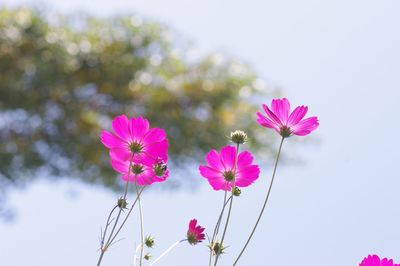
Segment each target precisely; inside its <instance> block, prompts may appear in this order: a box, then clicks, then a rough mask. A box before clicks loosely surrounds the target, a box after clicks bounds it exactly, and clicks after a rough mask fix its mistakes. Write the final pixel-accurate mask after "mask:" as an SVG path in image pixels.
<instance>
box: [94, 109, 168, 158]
mask: <svg viewBox="0 0 400 266" xmlns="http://www.w3.org/2000/svg"><path fill="white" fill-rule="evenodd" d="M112 127H113V130H114V133H111V132H108V131H105V130H104V131H103V132H102V133H101V136H100V140H101V142H102V143H103V144H104V146H106V147H107V148H109V149H110V156H111V157H112V158H117V159H119V160H130V159H131V158H132V157H133V158H135V159H137V158H143V157H148V158H150V159H156V158H159V159H161V160H163V161H167V159H168V157H167V149H168V140H167V135H166V134H165V131H164V130H163V129H160V128H150V125H149V121H148V120H147V119H144V118H142V117H140V116H139V117H137V118H134V117H132V118H131V119H130V120H129V119H128V118H127V117H126V116H125V115H119V116H117V117H115V118H114V120H113V121H112Z"/></svg>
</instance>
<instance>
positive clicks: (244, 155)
mask: <svg viewBox="0 0 400 266" xmlns="http://www.w3.org/2000/svg"><path fill="white" fill-rule="evenodd" d="M252 162H253V155H251V153H250V152H248V151H242V152H241V153H239V157H238V162H237V169H241V168H244V167H246V166H248V165H250V164H251V163H252Z"/></svg>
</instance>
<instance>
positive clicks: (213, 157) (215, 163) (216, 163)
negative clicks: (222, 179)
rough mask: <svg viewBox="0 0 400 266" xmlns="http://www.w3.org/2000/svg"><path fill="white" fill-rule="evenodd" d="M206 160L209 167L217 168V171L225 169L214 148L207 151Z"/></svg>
mask: <svg viewBox="0 0 400 266" xmlns="http://www.w3.org/2000/svg"><path fill="white" fill-rule="evenodd" d="M206 162H207V164H208V165H209V166H210V167H212V168H214V169H215V170H218V171H219V172H223V171H224V169H225V168H224V165H223V164H222V162H221V159H220V157H219V154H218V152H217V151H216V150H211V151H210V152H209V153H207V155H206Z"/></svg>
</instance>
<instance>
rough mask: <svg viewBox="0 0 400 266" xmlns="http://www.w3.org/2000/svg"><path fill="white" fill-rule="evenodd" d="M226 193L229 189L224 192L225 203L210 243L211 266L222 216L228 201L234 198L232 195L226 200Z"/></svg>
mask: <svg viewBox="0 0 400 266" xmlns="http://www.w3.org/2000/svg"><path fill="white" fill-rule="evenodd" d="M226 195H227V191H226V190H225V193H224V202H223V205H222V210H221V213H220V214H219V217H218V221H217V223H216V224H215V227H214V232H213V236H212V238H211V243H210V260H209V263H208V264H209V266H211V261H212V254H213V248H214V244H215V243H214V241H215V238H216V237H217V235H218V231H219V226H220V224H221V221H222V216H223V214H224V211H225V207H226V205H227V204H228V202H229V201H230V200H231V199H232V196H230V197H229V198H228V200H226Z"/></svg>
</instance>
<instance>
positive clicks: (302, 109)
mask: <svg viewBox="0 0 400 266" xmlns="http://www.w3.org/2000/svg"><path fill="white" fill-rule="evenodd" d="M307 111H308V107H307V106H298V107H296V109H294V110H293V112H292V113H291V114H290V116H289V119H288V122H287V126H288V127H291V126H295V125H296V124H297V123H299V122H300V121H301V119H303V118H304V116H305V115H306V114H307Z"/></svg>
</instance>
